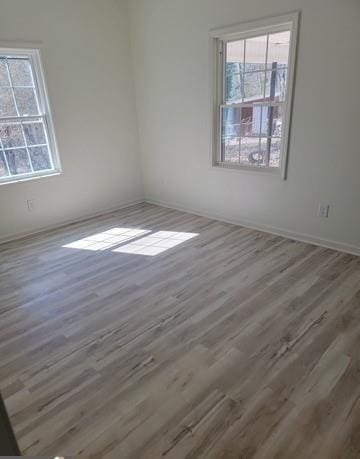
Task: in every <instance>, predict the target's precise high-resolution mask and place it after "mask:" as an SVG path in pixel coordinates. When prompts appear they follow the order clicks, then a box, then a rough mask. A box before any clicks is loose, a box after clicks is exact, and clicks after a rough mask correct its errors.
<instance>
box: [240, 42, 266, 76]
mask: <svg viewBox="0 0 360 459" xmlns="http://www.w3.org/2000/svg"><path fill="white" fill-rule="evenodd" d="M266 46H267V35H263V36H261V37H254V38H249V39H247V40H246V43H245V71H246V72H252V71H254V70H265V64H266Z"/></svg>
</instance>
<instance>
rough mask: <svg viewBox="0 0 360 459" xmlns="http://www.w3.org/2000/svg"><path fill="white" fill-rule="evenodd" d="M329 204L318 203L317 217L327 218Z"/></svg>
mask: <svg viewBox="0 0 360 459" xmlns="http://www.w3.org/2000/svg"><path fill="white" fill-rule="evenodd" d="M329 211H330V206H329V204H319V208H318V217H321V218H329Z"/></svg>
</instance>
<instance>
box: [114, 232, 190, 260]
mask: <svg viewBox="0 0 360 459" xmlns="http://www.w3.org/2000/svg"><path fill="white" fill-rule="evenodd" d="M196 236H199V234H198V233H182V232H179V231H158V232H156V233H152V234H150V235H148V236H145V237H142V238H140V239H137V240H136V241H132V242H130V243H128V244H125V245H122V246H120V247H118V248H116V249H114V250H113V252H117V253H129V254H135V255H147V256H155V255H159V254H160V253H163V252H165V251H166V250H169V249H171V248H173V247H176V246H178V245H180V244H182V243H184V242H186V241H189V240H190V239H193V238H194V237H196Z"/></svg>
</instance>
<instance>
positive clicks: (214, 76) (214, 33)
mask: <svg viewBox="0 0 360 459" xmlns="http://www.w3.org/2000/svg"><path fill="white" fill-rule="evenodd" d="M299 16H300V13H299V12H298V11H297V12H294V13H289V14H285V15H281V16H277V17H271V18H265V19H260V20H258V21H252V22H244V23H241V24H238V25H235V26H230V27H225V28H221V29H214V30H211V31H210V53H211V56H210V57H211V69H210V70H211V165H212V167H216V168H222V169H231V170H238V171H250V172H255V173H258V172H259V173H263V172H265V173H270V174H273V175H277V176H279V175H280V176H281V177H282V178H283V179H284V180H285V179H286V173H287V163H288V150H289V142H290V125H291V115H292V104H293V92H294V81H295V67H296V54H297V41H298V28H299ZM283 31H290V34H291V37H290V50H289V62H288V74H287V83H286V86H287V93H286V101H285V102H284V104H283V107H284V128H283V134H282V143H281V151H280V167H270V166H261V167H260V166H247V165H242V164H234V163H230V162H222V161H221V130H222V126H221V107H222V106H223V105H224V95H225V70H226V68H225V67H226V66H225V59H226V53H225V46H226V43H227V42H229V41H234V40H242V39H246V38H252V37H256V36H261V35H267V34H272V33H277V32H283ZM260 105H261V104H260ZM228 106H230V105H228ZM235 106H236V104H235Z"/></svg>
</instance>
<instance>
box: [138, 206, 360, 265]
mask: <svg viewBox="0 0 360 459" xmlns="http://www.w3.org/2000/svg"><path fill="white" fill-rule="evenodd" d="M145 202H147V203H149V204H155V205H158V206H162V207H167V208H170V209H175V210H180V211H182V212H188V213H191V214H195V215H199V216H200V217H206V218H210V219H213V220H219V221H223V222H226V223H231V224H233V225H238V226H244V227H246V228H251V229H254V230H257V231H263V232H265V233H271V234H275V235H277V236H283V237H285V238H287V239H293V240H295V241H300V242H306V243H308V244H314V245H318V246H320V247H325V248H327V249H333V250H338V251H340V252H345V253H350V254H351V255H357V256H360V247H358V246H356V245H352V244H347V243H345V242H338V241H332V240H330V239H322V238H319V237H317V236H313V235H311V234H304V233H297V232H294V231H289V230H285V229H282V228H277V227H275V226H270V225H259V224H257V223H254V222H252V221H248V220H241V219H233V218H229V217H227V216H226V215H221V214H219V213H209V212H207V211H203V210H200V209H195V208H190V207H187V206H183V205H181V204H176V203H172V202H167V201H160V200H158V199H154V198H145Z"/></svg>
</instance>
